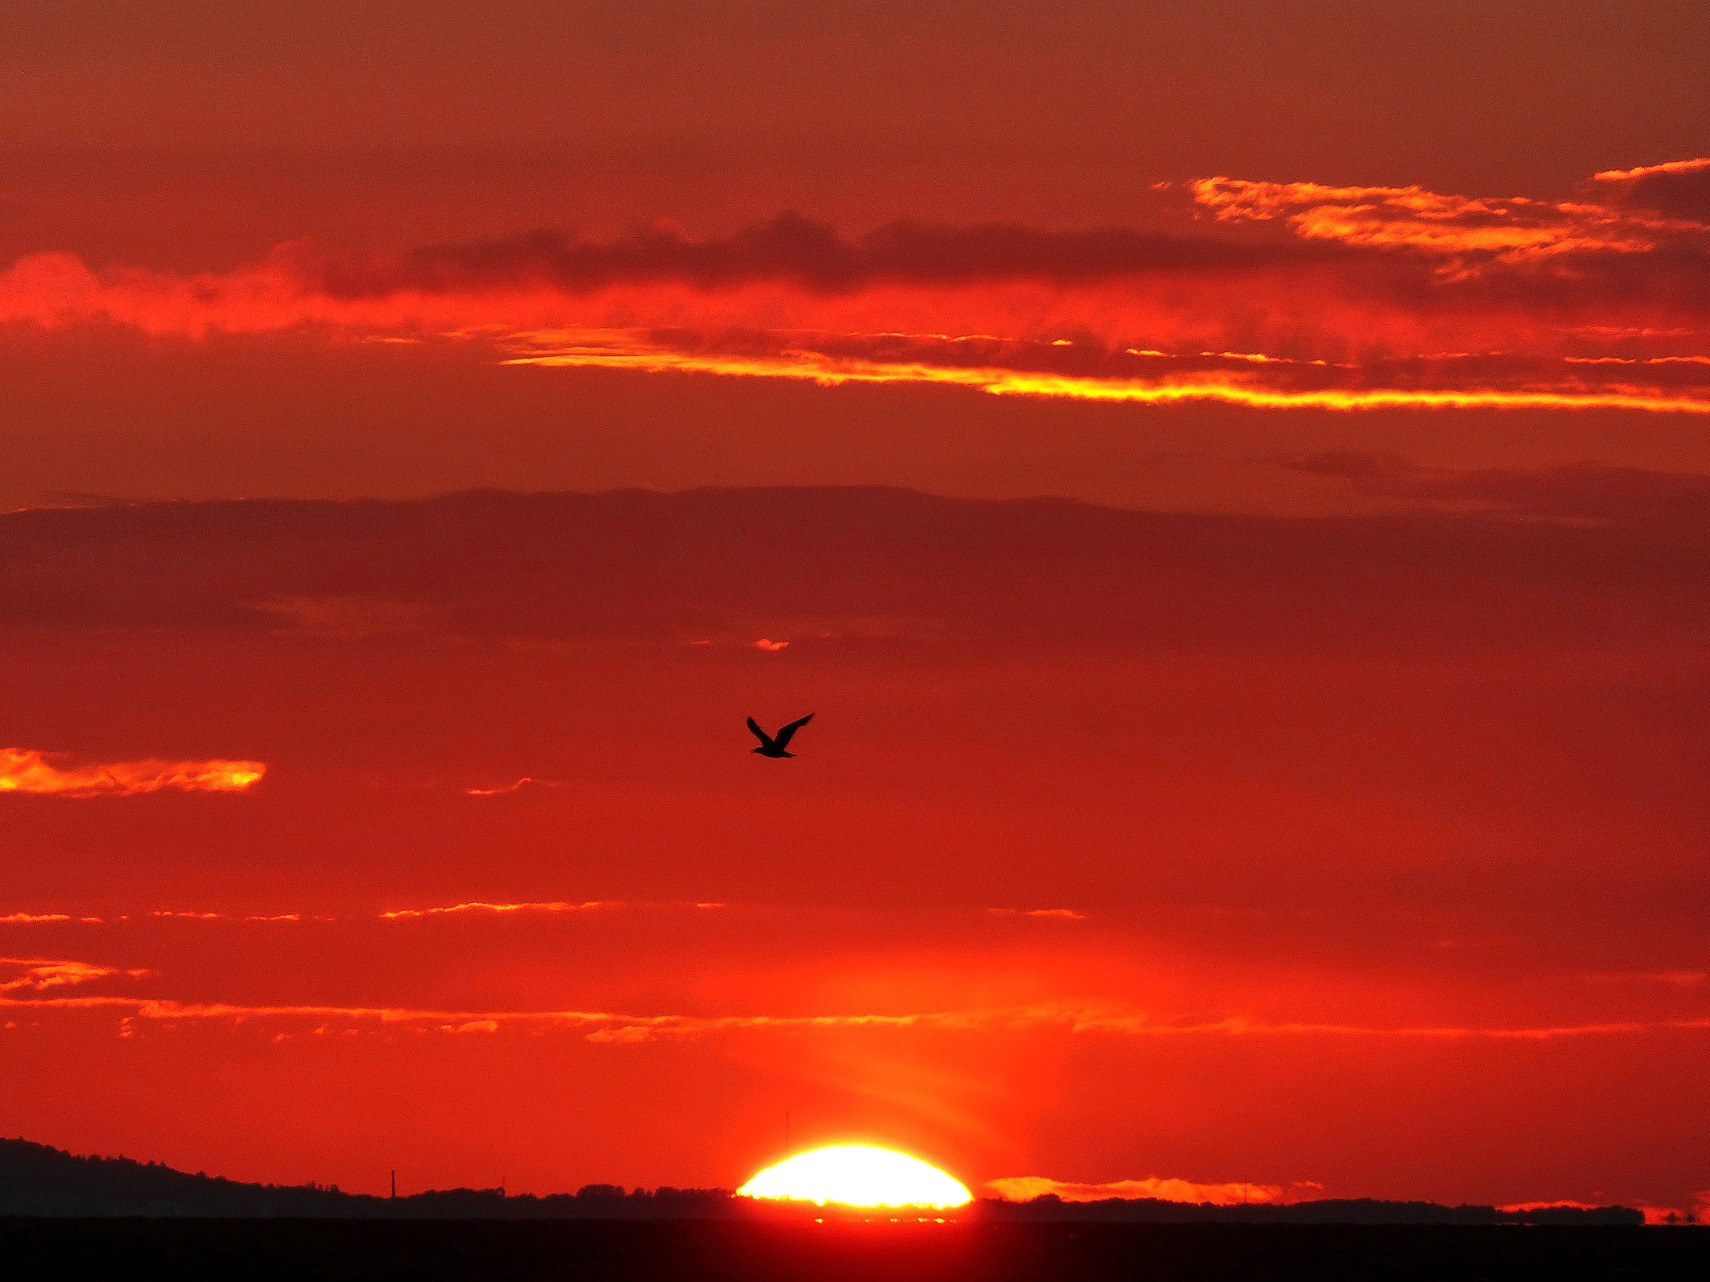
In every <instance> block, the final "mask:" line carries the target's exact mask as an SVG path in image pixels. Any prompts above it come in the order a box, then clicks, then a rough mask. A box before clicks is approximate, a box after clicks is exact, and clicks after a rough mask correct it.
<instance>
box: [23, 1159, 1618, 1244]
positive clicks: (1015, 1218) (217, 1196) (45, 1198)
mask: <svg viewBox="0 0 1710 1282" xmlns="http://www.w3.org/2000/svg"><path fill="white" fill-rule="evenodd" d="M746 1207H747V1204H746V1203H743V1202H738V1201H736V1200H735V1199H733V1198H732V1196H731V1194H730V1192H729V1190H727V1189H675V1188H659V1189H652V1190H647V1189H635V1190H631V1191H625V1190H624V1189H622V1188H619V1187H616V1186H614V1185H609V1184H592V1185H588V1186H587V1187H585V1188H583V1189H581V1190H580V1191H579V1192H577V1193H574V1194H572V1193H554V1194H550V1195H548V1196H546V1197H535V1196H534V1195H532V1194H522V1195H520V1196H507V1195H505V1194H504V1193H503V1192H502V1191H501V1190H499V1189H448V1190H443V1191H438V1192H428V1193H415V1194H412V1195H410V1196H408V1197H399V1198H386V1197H373V1196H371V1195H369V1194H365V1193H344V1192H340V1191H339V1189H338V1188H337V1187H322V1186H319V1185H313V1184H310V1185H273V1184H244V1183H240V1182H238V1181H236V1180H227V1179H221V1178H219V1177H218V1176H212V1175H202V1174H196V1175H191V1174H189V1173H187V1172H185V1171H176V1170H173V1169H172V1168H171V1167H169V1166H162V1165H160V1164H159V1163H157V1162H146V1163H145V1162H136V1161H132V1160H131V1159H130V1158H127V1157H78V1156H76V1155H74V1154H71V1153H66V1152H63V1151H61V1150H60V1149H56V1148H50V1147H48V1146H47V1145H45V1144H32V1143H30V1142H29V1141H28V1140H0V1216H195V1217H208V1218H237V1217H244V1218H276V1217H290V1218H297V1219H435V1220H464V1219H467V1220H476V1219H519V1220H532V1219H553V1220H560V1219H563V1220H569V1219H599V1220H611V1219H711V1218H721V1217H726V1216H731V1215H736V1214H741V1213H743V1211H744V1210H745V1209H746ZM769 1209H771V1208H769ZM776 1213H780V1214H786V1215H787V1214H791V1213H792V1212H791V1210H790V1209H789V1208H777V1212H776ZM976 1214H977V1215H979V1216H980V1217H981V1218H983V1219H990V1220H1002V1221H1009V1222H1039V1221H1104V1222H1114V1221H1121V1222H1134V1223H1156V1224H1184V1223H1243V1224H1285V1223H1286V1224H1642V1223H1643V1222H1644V1217H1643V1216H1642V1215H1641V1214H1640V1213H1639V1212H1638V1211H1635V1210H1632V1209H1630V1208H1627V1207H1620V1206H1609V1207H1598V1208H1594V1209H1590V1210H1581V1209H1578V1208H1574V1207H1549V1208H1543V1209H1539V1210H1533V1211H1523V1212H1522V1211H1501V1210H1497V1209H1496V1208H1494V1207H1489V1206H1440V1205H1438V1204H1436V1203H1433V1202H1378V1201H1371V1200H1368V1199H1359V1200H1345V1201H1320V1202H1296V1203H1292V1204H1289V1205H1267V1204H1258V1203H1255V1204H1252V1205H1247V1206H1213V1205H1210V1204H1203V1205H1192V1204H1188V1203H1182V1202H1163V1201H1158V1200H1156V1199H1151V1198H1145V1199H1137V1200H1126V1201H1125V1200H1122V1199H1118V1198H1112V1199H1109V1200H1107V1201H1102V1202H1062V1201H1059V1200H1057V1199H1056V1198H1054V1197H1042V1198H1036V1199H1035V1200H1033V1201H1031V1202H999V1201H989V1200H988V1201H982V1202H980V1203H979V1204H978V1208H977V1211H976Z"/></svg>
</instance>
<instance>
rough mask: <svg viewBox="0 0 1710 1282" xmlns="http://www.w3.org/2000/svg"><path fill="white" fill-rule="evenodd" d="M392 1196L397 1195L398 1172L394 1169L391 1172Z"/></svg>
mask: <svg viewBox="0 0 1710 1282" xmlns="http://www.w3.org/2000/svg"><path fill="white" fill-rule="evenodd" d="M392 1196H393V1197H397V1196H398V1173H397V1172H396V1171H393V1172H392Z"/></svg>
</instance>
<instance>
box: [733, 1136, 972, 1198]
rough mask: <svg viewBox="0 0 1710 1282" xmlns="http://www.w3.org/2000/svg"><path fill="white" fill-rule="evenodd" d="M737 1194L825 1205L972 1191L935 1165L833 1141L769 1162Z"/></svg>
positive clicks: (963, 1195)
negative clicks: (784, 1158)
mask: <svg viewBox="0 0 1710 1282" xmlns="http://www.w3.org/2000/svg"><path fill="white" fill-rule="evenodd" d="M736 1191H737V1194H738V1196H741V1197H755V1198H779V1199H789V1200H792V1201H798V1202H814V1203H817V1204H818V1205H820V1206H824V1205H825V1204H826V1203H828V1202H835V1203H838V1204H839V1205H842V1206H929V1207H951V1206H966V1205H967V1204H968V1203H969V1202H971V1201H973V1195H972V1194H971V1193H969V1192H968V1190H967V1188H966V1187H965V1186H963V1185H962V1184H961V1183H960V1182H959V1181H957V1180H954V1179H952V1178H951V1177H950V1176H948V1175H946V1174H945V1173H944V1172H943V1171H941V1170H939V1169H938V1168H937V1167H936V1166H932V1165H930V1164H929V1163H926V1162H923V1161H921V1160H920V1159H919V1158H918V1157H910V1156H908V1154H906V1153H897V1152H894V1151H892V1150H891V1149H886V1148H876V1147H874V1146H873V1145H870V1144H834V1145H831V1146H830V1147H828V1148H816V1149H812V1150H810V1151H809V1152H806V1153H798V1154H796V1155H795V1156H794V1157H792V1158H789V1159H787V1160H786V1161H782V1162H779V1163H778V1164H777V1165H776V1166H768V1167H767V1168H766V1169H765V1170H763V1171H761V1172H760V1173H759V1174H758V1175H756V1176H755V1177H754V1178H753V1179H751V1180H749V1181H748V1183H746V1184H744V1185H743V1186H742V1187H741V1188H739V1189H737V1190H736Z"/></svg>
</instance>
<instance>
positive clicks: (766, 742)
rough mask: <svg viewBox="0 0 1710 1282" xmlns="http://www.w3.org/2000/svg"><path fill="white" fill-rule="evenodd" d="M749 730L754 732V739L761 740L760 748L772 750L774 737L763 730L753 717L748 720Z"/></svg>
mask: <svg viewBox="0 0 1710 1282" xmlns="http://www.w3.org/2000/svg"><path fill="white" fill-rule="evenodd" d="M748 728H749V729H750V730H752V731H753V732H754V737H755V738H757V739H759V740H760V746H761V747H762V748H770V747H771V746H772V736H771V735H769V734H767V733H766V732H765V731H764V730H762V729H761V728H760V723H759V722H758V721H756V720H755V719H754V718H753V717H749V718H748Z"/></svg>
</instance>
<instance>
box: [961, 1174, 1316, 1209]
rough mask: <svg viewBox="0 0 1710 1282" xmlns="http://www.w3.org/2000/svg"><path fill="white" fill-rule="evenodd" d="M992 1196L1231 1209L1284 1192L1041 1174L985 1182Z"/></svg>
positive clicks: (1309, 1186) (1304, 1187)
mask: <svg viewBox="0 0 1710 1282" xmlns="http://www.w3.org/2000/svg"><path fill="white" fill-rule="evenodd" d="M986 1187H987V1188H988V1189H990V1190H991V1192H992V1195H993V1196H994V1197H1000V1198H1002V1199H1004V1200H1005V1201H1007V1202H1030V1201H1032V1200H1033V1199H1034V1198H1036V1197H1056V1198H1061V1199H1062V1200H1063V1201H1065V1202H1101V1201H1104V1200H1105V1199H1107V1198H1130V1199H1137V1198H1156V1199H1157V1200H1158V1201H1161V1202H1193V1203H1206V1202H1209V1203H1211V1204H1212V1205H1215V1206H1234V1205H1236V1204H1238V1203H1242V1202H1281V1201H1283V1200H1284V1199H1285V1195H1286V1194H1287V1192H1288V1190H1286V1189H1285V1188H1284V1187H1283V1186H1282V1185H1280V1184H1248V1183H1244V1182H1240V1181H1234V1180H1225V1181H1222V1182H1214V1183H1209V1184H1207V1183H1201V1182H1199V1181H1197V1180H1181V1179H1173V1178H1168V1177H1162V1178H1161V1177H1158V1176H1148V1177H1146V1178H1145V1179H1142V1180H1111V1181H1110V1182H1108V1183H1104V1184H1087V1183H1081V1182H1079V1181H1075V1180H1054V1179H1051V1178H1050V1177H1048V1176H1043V1175H1009V1176H1003V1177H1001V1178H999V1179H995V1180H988V1181H986ZM1294 1187H1295V1189H1296V1190H1297V1191H1298V1192H1302V1193H1318V1192H1320V1191H1322V1190H1321V1187H1320V1186H1319V1185H1317V1184H1313V1183H1310V1182H1307V1183H1302V1184H1297V1185H1295V1186H1294Z"/></svg>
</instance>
